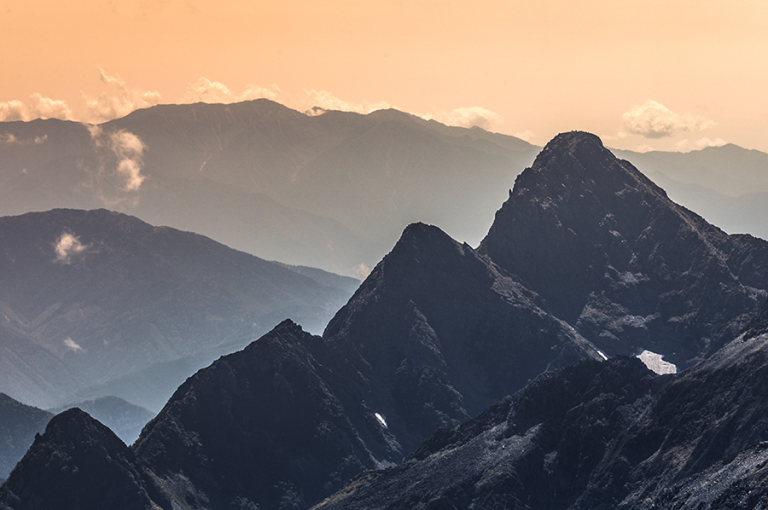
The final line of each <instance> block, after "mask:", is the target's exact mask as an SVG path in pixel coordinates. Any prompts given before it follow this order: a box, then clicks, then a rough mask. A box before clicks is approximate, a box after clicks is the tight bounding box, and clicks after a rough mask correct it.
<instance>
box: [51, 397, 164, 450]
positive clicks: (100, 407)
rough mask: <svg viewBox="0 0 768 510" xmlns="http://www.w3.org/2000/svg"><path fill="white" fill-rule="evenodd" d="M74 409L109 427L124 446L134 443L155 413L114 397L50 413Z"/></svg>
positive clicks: (54, 411) (54, 410) (74, 405)
mask: <svg viewBox="0 0 768 510" xmlns="http://www.w3.org/2000/svg"><path fill="white" fill-rule="evenodd" d="M74 407H76V408H78V409H80V410H82V411H85V412H86V413H88V414H89V415H90V416H91V417H92V418H94V419H95V420H98V421H99V422H101V423H103V424H104V425H106V426H107V427H109V429H110V430H111V431H112V432H114V433H115V435H117V437H119V438H120V439H121V440H122V441H123V442H124V443H125V444H131V443H133V442H134V441H136V439H138V437H139V434H140V433H141V429H142V428H144V425H146V424H147V422H148V421H149V420H151V419H152V418H154V417H155V413H153V412H151V411H149V410H147V409H144V408H143V407H140V406H136V405H133V404H131V403H130V402H126V401H125V400H123V399H121V398H118V397H114V396H107V397H101V398H97V399H95V400H86V401H83V402H77V403H75V404H69V405H66V406H63V407H60V408H58V409H52V410H51V412H52V413H54V414H59V413H61V412H64V411H66V410H67V409H72V408H74Z"/></svg>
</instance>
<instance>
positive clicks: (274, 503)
mask: <svg viewBox="0 0 768 510" xmlns="http://www.w3.org/2000/svg"><path fill="white" fill-rule="evenodd" d="M536 301H537V297H536V296H535V295H534V294H533V293H531V292H529V291H527V290H525V289H524V288H523V287H522V286H521V285H520V284H519V283H518V282H517V281H516V280H514V279H513V278H511V277H510V276H508V275H506V274H505V273H504V272H503V271H501V270H499V269H498V268H496V267H495V266H494V265H493V264H492V263H490V262H489V261H488V260H487V259H485V258H484V257H482V256H479V255H478V254H477V253H476V252H475V251H474V250H472V249H471V248H470V247H469V246H466V245H461V244H459V243H457V242H455V241H454V240H452V239H451V238H450V237H448V236H447V235H446V234H444V233H443V232H442V231H440V230H439V229H437V228H436V227H431V226H427V225H422V224H415V225H411V226H410V227H408V228H407V229H406V230H405V232H404V233H403V236H402V238H401V239H400V241H399V242H398V244H397V245H396V246H395V248H394V249H393V250H392V252H391V253H390V254H389V255H387V257H385V259H384V260H383V261H382V262H381V263H380V264H379V265H378V266H377V267H376V268H375V269H374V271H373V272H372V273H371V275H370V276H369V277H368V278H367V279H366V281H365V282H364V284H363V285H362V286H361V287H360V289H359V290H358V292H357V293H356V294H355V296H354V297H353V298H352V300H351V301H350V302H349V304H348V305H347V306H345V307H344V308H342V310H340V311H339V313H338V314H337V316H336V317H335V318H334V319H333V320H332V321H331V323H330V324H329V326H328V328H327V329H326V331H325V333H324V334H323V336H322V337H313V336H312V335H309V334H307V333H305V332H304V331H302V330H301V328H299V327H298V326H296V325H295V324H293V323H291V322H284V323H282V324H281V325H280V326H278V327H277V328H275V329H274V330H273V331H272V332H270V333H269V334H268V335H266V336H264V337H262V338H261V339H259V340H258V341H256V342H254V343H253V344H252V345H250V346H249V347H248V348H247V349H245V350H244V351H243V352H241V353H236V354H232V355H230V356H227V357H224V358H222V359H220V360H219V361H217V362H216V363H214V364H213V365H212V366H211V367H210V368H207V369H205V370H202V371H200V372H199V373H198V374H197V375H195V376H194V377H193V378H191V379H190V380H188V381H187V382H186V383H185V384H184V385H183V386H182V387H180V388H179V390H178V391H177V392H176V394H175V395H174V396H173V397H172V399H171V400H170V401H169V403H168V405H167V406H166V407H165V408H164V409H163V411H162V412H161V413H160V414H159V415H158V416H157V418H155V419H154V420H153V421H152V422H150V424H149V425H148V426H147V427H146V428H145V430H144V431H143V433H142V436H141V437H140V438H139V440H138V442H137V443H136V452H137V456H138V458H139V460H140V462H141V463H142V465H144V466H147V467H148V469H150V470H151V471H152V472H153V473H154V477H155V479H156V480H158V484H159V485H160V486H161V487H163V490H164V491H165V492H166V494H168V496H167V498H168V499H173V500H175V501H190V502H192V503H189V508H203V507H205V508H227V505H229V504H233V503H232V502H233V501H240V502H253V503H259V504H263V505H265V507H266V508H277V507H278V506H280V505H289V506H286V508H293V506H290V505H295V507H297V508H305V507H306V506H307V505H309V504H312V503H315V502H317V501H319V500H321V499H322V498H323V497H325V496H328V495H330V494H331V493H332V492H333V491H334V490H337V489H338V488H340V487H341V486H342V485H343V483H345V482H346V481H348V480H349V479H350V478H351V477H352V476H354V475H356V474H359V473H360V472H362V471H363V470H366V469H373V468H377V467H384V466H387V465H394V464H395V463H397V462H400V461H401V460H402V458H403V456H404V455H406V454H408V453H409V452H411V451H413V449H415V448H416V446H417V445H418V444H419V443H420V442H421V441H422V440H423V439H425V438H426V437H428V436H429V434H431V433H432V431H434V430H435V429H436V428H437V427H440V426H455V425H457V424H459V423H460V422H461V421H463V420H466V419H467V418H469V417H470V416H472V415H473V414H475V413H477V412H479V411H480V410H481V409H482V408H483V407H485V406H486V405H487V404H488V403H490V402H494V401H496V400H498V399H499V398H501V397H502V396H504V395H506V394H508V393H510V392H512V391H514V390H516V389H518V388H520V387H521V386H522V385H523V384H525V382H526V381H527V380H528V379H529V378H532V377H535V376H536V375H537V374H538V373H540V372H541V371H543V370H546V369H547V368H551V367H554V366H561V365H566V364H569V363H573V362H575V361H577V360H580V359H589V358H599V355H598V353H597V352H596V351H595V349H594V348H593V347H591V346H590V345H589V344H588V343H587V342H586V341H584V339H583V338H581V337H579V336H578V335H577V334H575V333H574V332H573V330H572V329H571V328H569V327H568V326H567V325H565V324H564V323H562V322H561V321H558V320H557V319H555V318H553V317H552V316H551V315H549V314H548V313H547V312H546V311H545V310H544V309H542V308H540V307H539V306H538V305H537V304H536ZM181 479H184V480H187V481H188V482H189V483H181V482H180V480H181ZM280 507H281V508H282V506H280Z"/></svg>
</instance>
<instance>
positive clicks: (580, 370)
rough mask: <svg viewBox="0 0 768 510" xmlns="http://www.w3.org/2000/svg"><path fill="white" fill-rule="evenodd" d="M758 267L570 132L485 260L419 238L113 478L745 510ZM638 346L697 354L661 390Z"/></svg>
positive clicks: (240, 500)
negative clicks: (320, 322) (126, 473)
mask: <svg viewBox="0 0 768 510" xmlns="http://www.w3.org/2000/svg"><path fill="white" fill-rule="evenodd" d="M767 270H768V256H767V255H766V243H765V242H764V241H761V240H759V239H755V238H752V237H750V236H728V235H727V234H725V233H723V232H722V231H720V230H718V229H717V228H716V227H713V226H711V225H709V224H708V223H706V222H705V221H704V220H703V219H701V218H700V217H698V216H696V215H695V214H694V213H692V212H690V211H688V210H686V209H684V208H682V207H680V206H678V205H676V204H674V203H673V202H671V201H669V199H668V198H667V197H666V195H665V194H664V192H663V191H662V190H661V189H660V188H658V187H657V186H655V185H654V184H653V183H652V182H650V181H649V180H648V179H647V178H645V177H644V176H642V174H640V173H639V172H638V171H637V170H636V169H635V168H634V167H632V166H631V165H630V164H629V163H627V162H624V161H621V160H618V159H616V158H615V157H614V156H613V155H612V154H611V153H610V152H609V151H607V150H606V149H605V148H604V147H603V146H602V143H601V142H600V140H599V139H598V138H597V137H594V136H592V135H589V134H586V133H578V132H574V133H567V134H563V135H559V136H558V137H557V138H555V139H554V140H553V141H552V142H551V143H550V144H549V145H548V146H547V147H546V148H545V149H544V151H542V153H541V154H540V155H539V157H538V158H537V159H536V161H535V162H534V164H533V166H532V167H531V168H530V169H527V170H526V171H525V172H523V173H522V174H521V175H520V177H519V178H518V180H517V182H516V183H515V188H514V190H513V191H511V192H510V197H509V200H508V201H507V202H506V203H505V204H504V205H503V206H502V208H501V210H500V211H499V212H498V214H497V216H496V220H495V222H494V225H493V227H492V228H491V230H490V232H489V233H488V236H487V237H486V238H485V240H484V241H483V242H482V243H481V245H480V247H479V249H477V250H475V249H473V248H471V247H470V246H469V245H467V244H462V243H459V242H456V241H455V240H453V239H452V238H451V237H450V236H448V235H447V234H445V233H444V232H443V231H441V230H440V229H438V228H437V227H432V226H429V225H425V224H419V223H416V224H412V225H410V226H409V227H407V228H406V229H405V231H404V232H403V234H402V235H401V237H400V240H399V241H398V242H397V244H396V245H395V246H394V248H393V249H392V251H391V252H390V253H389V254H388V255H387V256H385V257H384V259H383V260H382V261H381V262H380V263H379V264H378V265H377V266H376V267H375V268H374V269H373V270H372V271H371V273H370V275H369V276H368V277H367V278H366V280H365V281H364V282H363V283H362V285H361V286H360V287H359V289H358V290H357V291H356V292H355V294H354V295H353V296H352V298H351V299H350V300H349V302H348V303H347V305H345V306H344V307H343V308H342V309H341V310H339V311H338V312H337V314H336V315H335V317H334V318H333V319H332V320H331V321H330V322H329V324H328V326H327V328H326V329H325V331H324V333H323V335H322V336H314V335H311V334H309V333H307V332H305V331H304V330H302V328H300V327H299V326H298V325H296V324H295V323H293V322H291V321H285V322H282V323H281V324H279V325H278V326H277V327H276V328H274V329H273V330H272V331H271V332H269V333H268V334H266V335H264V336H263V337H261V338H260V339H259V340H256V341H255V342H253V343H251V344H250V345H249V346H248V347H247V348H246V349H245V350H243V351H241V352H237V353H234V354H231V355H228V356H225V357H223V358H221V359H219V360H218V361H216V362H214V363H213V364H212V365H211V366H210V367H208V368H205V369H202V370H200V371H199V372H198V373H197V374H196V375H195V376H193V377H191V378H190V379H188V380H187V382H185V383H184V384H183V385H182V386H181V387H179V389H178V390H177V391H176V393H174V395H173V397H172V398H171V399H170V400H169V401H168V403H167V405H166V406H165V408H164V409H163V410H162V411H161V412H160V413H159V414H158V416H157V417H156V418H155V419H154V420H153V421H152V422H150V424H148V426H147V427H146V428H145V429H144V431H143V432H142V435H141V437H140V438H139V440H138V441H137V442H136V443H135V445H134V447H133V449H132V450H131V452H132V454H133V455H134V456H135V462H134V461H131V462H130V463H129V464H130V465H129V466H127V467H126V469H129V470H130V468H131V466H133V469H135V470H136V473H138V475H137V477H136V478H135V479H134V480H136V486H135V487H134V490H135V493H136V497H137V498H143V497H144V496H142V494H147V495H150V496H147V498H149V499H151V501H152V502H153V503H154V504H156V505H158V506H160V507H162V508H174V509H179V508H180V509H189V510H192V509H202V508H210V509H230V508H248V509H249V510H253V508H307V507H309V506H311V505H313V504H320V507H321V508H322V507H326V508H349V509H356V508H360V509H362V508H477V507H479V506H482V507H483V508H514V507H519V508H531V509H534V508H542V509H544V508H574V509H575V508H592V509H602V508H606V509H607V508H617V507H618V508H650V507H653V505H656V506H657V507H668V506H672V507H674V506H675V505H677V506H678V507H683V506H684V505H689V506H692V505H694V503H695V504H697V505H698V504H700V503H703V505H704V506H702V507H701V508H710V507H711V508H739V506H737V502H742V503H743V502H744V501H747V504H748V505H751V507H756V505H758V504H759V503H760V501H762V499H761V498H762V497H763V496H762V495H761V494H762V493H761V492H760V491H759V490H757V489H758V488H759V483H760V482H759V480H760V479H761V478H760V477H761V473H762V471H761V469H763V468H764V467H765V464H761V462H762V461H763V460H764V458H765V451H766V449H765V448H764V447H763V446H762V441H765V440H767V439H768V437H766V436H767V435H768V433H766V430H768V428H766V426H765V423H764V419H763V418H762V410H763V409H764V408H765V404H766V403H765V402H764V400H765V396H764V395H768V392H766V391H765V388H764V387H763V386H764V379H765V366H766V361H768V360H766V359H765V356H766V355H765V349H764V343H760V342H762V341H763V340H764V339H765V337H766V336H768V335H766V334H764V327H763V326H764V323H765V321H764V317H762V316H761V315H758V317H757V318H755V315H756V314H758V313H759V312H760V310H762V313H768V311H766V310H768V309H766V308H765V307H763V308H762V309H761V305H762V303H763V302H764V301H765V296H766V280H765V275H766V274H767V273H766V271H767ZM745 326H746V330H745V329H744V327H745ZM741 331H744V333H743V334H742V335H739V332H741ZM723 345H724V346H725V347H721V346H723ZM639 348H646V349H650V350H653V351H654V352H657V353H660V354H663V355H664V356H665V357H666V358H667V359H671V360H673V361H674V362H675V363H677V364H679V365H681V366H686V365H693V364H694V363H696V362H698V361H699V360H701V359H704V358H705V357H708V359H707V361H705V362H703V363H700V364H699V365H697V366H696V367H695V368H693V369H689V370H686V371H684V372H683V373H682V374H680V375H678V376H671V375H667V376H657V375H654V374H653V373H652V372H650V371H649V370H648V369H647V368H645V366H644V365H643V363H642V362H641V361H640V360H638V359H635V358H627V357H622V356H616V355H620V354H622V353H625V354H635V353H636V352H637V351H638V350H639ZM599 349H600V350H599ZM603 352H605V353H608V354H610V355H611V356H612V357H613V359H610V360H607V361H600V360H603V359H604V355H603ZM510 394H511V395H512V396H511V397H507V398H505V396H506V395H510ZM499 399H503V400H502V401H501V403H498V404H496V405H493V404H494V402H498V401H499ZM489 405H492V407H490V408H488V406H489ZM484 408H487V410H486V411H483V409H484ZM472 416H477V417H476V418H474V419H471V420H470V421H468V422H466V420H467V419H470V418H471V417H472ZM462 422H465V423H464V424H463V425H461V423H462ZM457 427H458V428H457ZM436 429H437V432H435V430H436ZM430 436H431V437H430ZM425 439H426V440H427V441H426V442H424V443H422V441H424V440H425ZM100 440H101V439H100ZM419 445H421V446H419ZM33 450H34V447H33V449H32V450H30V452H33ZM119 455H122V454H119ZM119 455H118V456H119ZM28 457H29V458H27V457H25V459H23V460H22V461H21V463H20V464H19V466H20V467H17V469H16V470H15V471H14V473H12V474H11V477H10V478H9V480H8V482H7V483H6V484H5V485H4V486H3V488H2V489H0V492H1V493H2V495H0V498H4V499H0V501H2V502H3V503H5V504H6V505H8V506H9V508H14V509H15V508H22V506H20V505H22V504H24V501H25V500H24V498H23V497H19V495H18V490H21V489H19V488H23V487H25V485H24V484H25V483H27V482H25V477H26V476H32V475H31V474H27V475H25V474H24V473H25V472H26V473H31V472H32V470H33V468H31V467H30V468H26V467H24V466H34V465H35V464H34V459H35V456H34V455H31V456H30V455H28ZM125 458H127V457H125ZM761 459H762V460H761ZM404 460H405V462H403V461H404ZM393 465H396V467H394V468H393V469H387V470H380V468H382V467H386V466H393ZM727 466H731V467H730V468H728V467H727ZM25 469H30V471H25ZM46 469H47V468H45V467H37V468H34V470H36V474H35V476H37V477H39V479H41V480H44V479H46V477H48V476H53V473H48V472H47V471H46ZM366 469H379V470H378V471H374V472H371V473H368V474H362V476H360V477H359V478H357V479H355V480H354V481H353V482H352V483H351V485H347V487H346V488H343V487H344V485H345V484H346V483H347V482H348V481H349V480H350V479H352V478H353V477H355V476H358V475H361V473H362V472H363V471H364V470H366ZM750 473H752V474H750ZM121 476H122V475H121ZM120 479H122V478H120V477H116V478H115V480H118V481H119V480H120ZM414 480H415V481H416V482H419V483H414ZM729 480H730V481H729ZM713 482H717V483H713ZM116 483H117V482H116ZM718 484H719V485H718ZM715 485H716V486H717V487H715ZM704 486H707V487H709V489H707V490H706V491H703V490H702V491H699V492H698V493H696V494H694V493H693V492H691V489H689V488H691V487H704ZM338 489H342V490H341V491H340V492H338V493H336V494H335V495H334V494H333V493H334V492H335V491H337V490H338ZM749 491H752V493H750V492H749ZM753 496H754V498H753ZM327 497H329V499H327V500H326V501H325V502H323V503H321V500H323V498H327ZM14 498H16V499H14ZM745 498H746V499H745ZM750 498H752V499H750ZM141 501H146V500H145V499H141ZM722 502H725V503H723V504H720V503H722ZM707 505H709V506H707ZM718 505H719V506H718ZM724 505H730V506H724ZM747 508H750V506H747Z"/></svg>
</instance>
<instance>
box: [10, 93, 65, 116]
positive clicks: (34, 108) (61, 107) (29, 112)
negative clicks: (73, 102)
mask: <svg viewBox="0 0 768 510" xmlns="http://www.w3.org/2000/svg"><path fill="white" fill-rule="evenodd" d="M34 119H60V120H71V119H72V110H71V109H70V108H69V105H67V103H66V102H64V101H60V100H57V99H51V98H50V97H45V96H43V95H42V94H39V93H37V92H35V93H34V94H32V95H31V96H29V100H28V101H27V102H22V101H18V100H13V101H5V102H2V103H0V122H13V121H30V120H34Z"/></svg>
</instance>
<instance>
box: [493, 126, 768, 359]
mask: <svg viewBox="0 0 768 510" xmlns="http://www.w3.org/2000/svg"><path fill="white" fill-rule="evenodd" d="M479 251H480V252H481V253H484V254H486V255H488V256H489V257H490V258H491V259H492V260H493V261H494V262H495V263H497V264H498V265H499V266H501V267H503V268H504V269H506V270H507V271H509V272H510V273H512V274H515V275H517V276H519V277H520V278H521V280H522V281H523V282H524V283H525V284H526V285H528V286H529V287H530V288H531V289H532V290H534V291H535V292H537V293H539V294H540V295H541V296H542V297H543V298H544V299H546V302H547V304H548V305H549V307H550V309H551V310H552V312H553V313H554V314H555V315H556V316H558V317H560V318H562V319H564V320H566V321H568V322H569V323H570V324H572V325H573V326H575V327H576V329H577V330H578V331H579V332H580V333H581V334H583V335H584V336H585V337H586V338H588V339H589V340H591V341H592V342H594V343H595V345H597V346H598V347H600V348H601V349H603V350H605V351H606V352H607V353H609V354H611V355H613V354H634V353H635V352H636V350H637V349H638V348H645V349H648V350H651V351H653V352H657V353H660V354H663V355H665V356H666V358H667V359H668V360H670V361H672V362H674V363H675V364H677V365H682V366H688V365H690V364H692V363H693V362H695V361H697V360H700V359H703V357H705V356H707V355H708V354H710V353H712V352H714V351H715V350H717V348H719V347H721V346H722V345H723V343H724V342H725V341H727V340H730V339H732V338H734V337H735V336H736V334H737V333H738V331H739V330H740V329H741V328H742V327H743V326H744V325H745V324H746V323H747V322H748V321H749V319H750V318H751V317H752V316H753V315H754V314H755V313H756V312H757V310H758V309H759V307H760V306H761V305H762V303H763V301H764V300H765V296H766V289H767V288H768V285H767V284H768V280H766V278H765V274H766V273H765V271H766V263H767V262H766V261H767V260H768V258H766V253H768V252H766V243H765V242H764V241H760V240H757V239H754V238H751V237H750V236H729V235H727V234H725V233H724V232H722V231H721V230H719V229H718V228H716V227H714V226H712V225H710V224H708V223H707V222H706V221H704V220H703V219H702V218H701V217H699V216H698V215H696V214H695V213H693V212H691V211H689V210H687V209H685V208H683V207H681V206H679V205H677V204H675V203H674V202H672V201H671V200H669V198H667V195H666V193H665V192H664V191H663V190H662V189H661V188H659V187H658V186H656V185H655V184H653V183H652V182H651V181H650V180H648V179H647V178H646V177H645V176H643V175H642V174H641V173H640V172H639V171H638V170H637V169H635V168H634V167H633V166H632V165H631V164H629V163H628V162H626V161H622V160H619V159H617V158H616V157H615V156H613V154H611V152H610V151H609V150H607V149H606V148H604V147H603V145H602V143H601V142H600V139H599V138H597V137H596V136H594V135H590V134H587V133H580V132H573V133H566V134H562V135H558V136H557V137H555V138H554V139H553V140H552V141H551V142H550V143H549V144H547V146H546V147H545V148H544V150H543V151H542V152H541V153H540V154H539V156H538V157H537V158H536V161H535V163H534V164H533V166H532V167H531V168H529V169H527V170H525V171H524V172H523V173H522V174H520V176H519V177H518V178H517V180H516V182H515V188H514V190H513V191H512V192H511V193H510V197H509V200H507V202H505V203H504V205H503V206H502V208H501V209H500V210H499V212H498V213H497V214H496V219H495V221H494V224H493V226H492V227H491V229H490V231H489V233H488V235H487V236H486V238H485V239H484V240H483V242H482V244H481V246H480V249H479Z"/></svg>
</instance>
